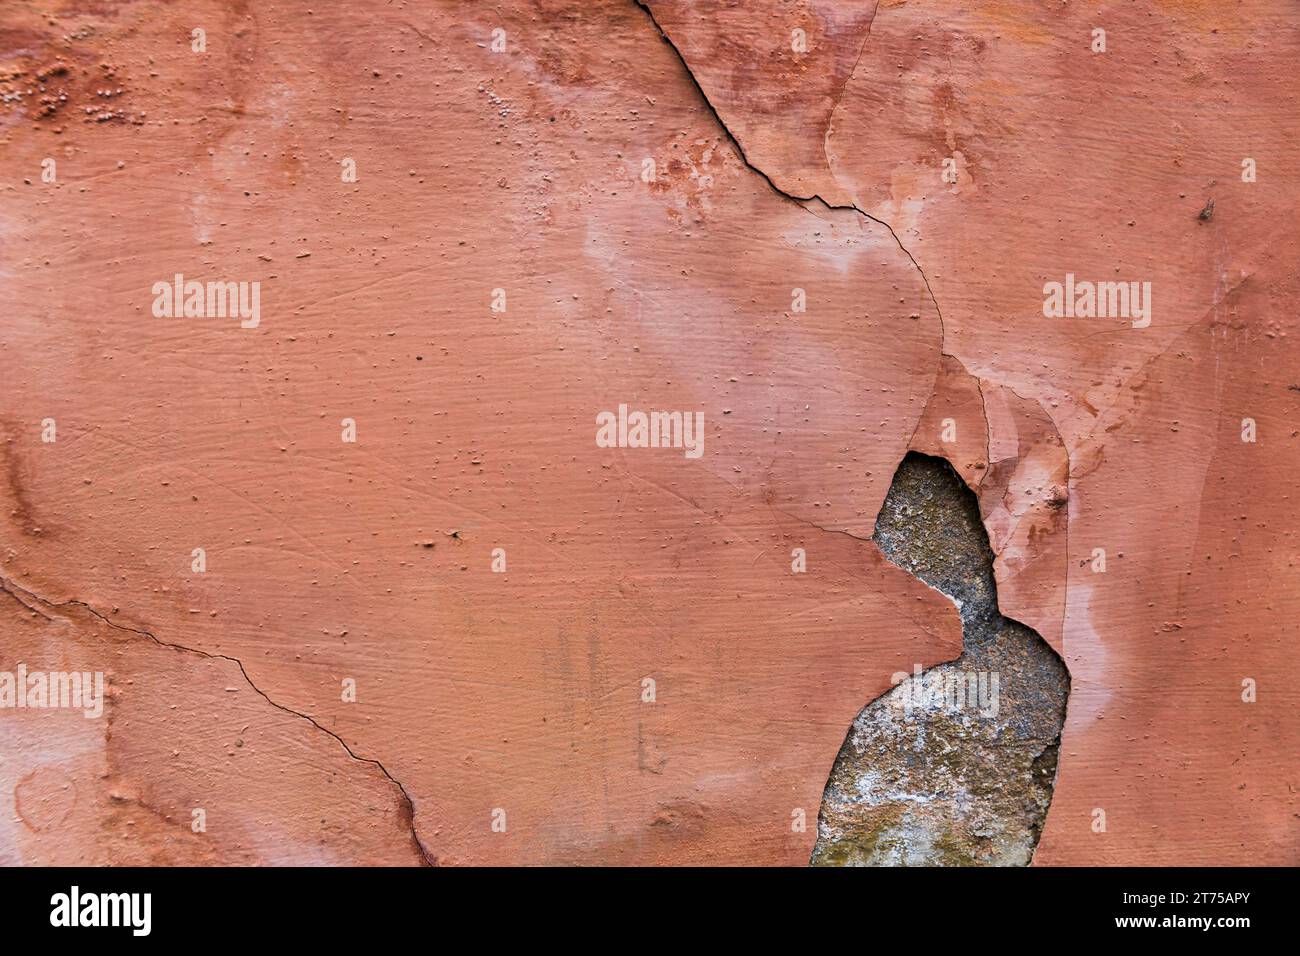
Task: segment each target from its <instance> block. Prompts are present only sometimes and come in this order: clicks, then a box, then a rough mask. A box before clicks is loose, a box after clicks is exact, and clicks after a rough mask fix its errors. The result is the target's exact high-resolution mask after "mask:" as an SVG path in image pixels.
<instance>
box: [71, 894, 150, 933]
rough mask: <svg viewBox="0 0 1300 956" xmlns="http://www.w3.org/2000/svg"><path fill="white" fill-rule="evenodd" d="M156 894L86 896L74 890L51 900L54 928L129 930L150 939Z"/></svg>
mask: <svg viewBox="0 0 1300 956" xmlns="http://www.w3.org/2000/svg"><path fill="white" fill-rule="evenodd" d="M152 917H153V894H152V893H85V894H83V893H82V892H81V888H80V887H77V886H74V887H73V888H72V890H71V891H70V892H68V893H55V894H54V895H53V896H51V897H50V925H51V926H59V927H63V926H129V927H130V928H131V934H132V935H133V936H148V935H149V930H150V929H151V928H152V924H153V918H152Z"/></svg>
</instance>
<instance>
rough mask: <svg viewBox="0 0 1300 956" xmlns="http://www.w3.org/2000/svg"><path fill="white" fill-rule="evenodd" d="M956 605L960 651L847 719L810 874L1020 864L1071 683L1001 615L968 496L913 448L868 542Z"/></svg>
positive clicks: (1040, 814) (904, 678)
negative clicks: (826, 869) (833, 869)
mask: <svg viewBox="0 0 1300 956" xmlns="http://www.w3.org/2000/svg"><path fill="white" fill-rule="evenodd" d="M873 540H875V542H876V543H877V544H878V545H879V546H880V549H881V551H883V552H884V554H885V555H886V556H887V557H888V558H889V559H890V560H891V561H893V562H894V563H895V564H897V565H898V566H899V567H901V568H903V569H904V570H906V571H909V572H911V573H912V574H914V575H915V576H916V577H917V578H919V579H920V580H922V581H924V582H925V583H926V584H928V585H930V586H931V587H933V588H935V589H936V590H938V591H941V592H942V593H943V594H945V595H947V596H948V597H949V598H951V599H952V601H953V603H954V604H956V605H957V608H958V611H959V612H960V615H961V621H962V639H963V650H962V654H961V656H960V657H958V658H957V659H956V660H955V661H950V662H948V663H946V664H941V665H939V666H938V667H933V668H930V669H929V670H926V671H921V670H920V668H919V665H918V667H917V668H916V672H915V673H913V674H910V675H903V674H899V675H895V677H896V679H897V680H898V684H897V686H896V687H895V688H894V689H893V690H891V691H889V692H888V693H886V694H884V695H883V696H881V697H880V698H878V699H877V700H875V701H873V702H871V703H870V704H868V705H867V706H866V707H865V708H864V709H863V710H862V712H861V713H860V714H858V716H857V718H856V719H855V720H854V722H853V725H852V727H851V728H850V730H849V733H848V736H847V738H846V739H845V741H844V746H843V747H842V748H841V749H840V752H839V755H838V756H837V757H836V759H835V764H834V766H833V768H832V770H831V775H830V779H829V781H828V782H827V785H826V791H825V794H824V795H823V798H822V807H821V814H820V817H819V819H818V824H817V843H816V846H815V847H814V849H813V856H812V862H813V864H814V865H827V866H837V865H838V866H854V865H857V866H888V865H895V866H897V865H903V866H908V865H938V866H1023V865H1025V864H1028V863H1029V862H1030V860H1031V859H1032V858H1033V854H1034V848H1035V847H1036V846H1037V844H1038V837H1039V834H1040V833H1041V832H1042V828H1043V823H1044V821H1045V819H1046V817H1047V808H1048V806H1049V805H1050V803H1051V800H1052V789H1053V786H1054V784H1055V778H1056V759H1057V749H1058V747H1059V744H1060V738H1061V728H1062V726H1063V725H1064V722H1065V702H1066V697H1067V695H1068V693H1069V686H1070V678H1069V674H1068V673H1067V672H1066V669H1065V665H1064V664H1063V663H1062V661H1061V659H1060V657H1058V656H1057V654H1056V653H1055V652H1054V651H1053V650H1052V649H1051V647H1050V646H1048V644H1047V643H1046V642H1045V641H1044V640H1043V639H1042V638H1041V637H1039V635H1038V634H1037V633H1036V632H1035V631H1033V630H1031V629H1029V628H1028V627H1025V626H1024V625H1023V624H1020V623H1019V622H1017V621H1013V620H1011V619H1009V618H1006V617H1003V616H1002V614H1001V613H1000V612H999V611H998V602H997V586H996V584H995V582H994V577H993V557H994V556H993V552H992V550H991V549H990V548H989V544H988V536H987V534H986V533H985V530H984V526H983V524H982V522H981V521H980V514H979V507H978V504H977V502H976V499H975V495H974V494H973V493H972V492H971V491H970V490H969V489H968V488H967V487H966V485H965V484H964V483H963V482H962V480H961V479H960V477H958V475H957V473H956V472H955V471H953V469H952V466H951V465H949V463H948V462H947V461H945V460H944V459H942V458H932V457H930V456H927V455H921V454H917V453H915V452H913V453H909V454H908V455H907V457H906V458H904V460H903V462H902V464H901V465H900V466H899V468H898V471H897V473H896V474H895V476H894V482H893V485H892V486H891V487H890V490H889V494H888V496H887V497H886V498H885V503H884V506H883V507H882V508H881V511H880V516H879V517H878V518H877V521H876V532H875V536H874V539H873Z"/></svg>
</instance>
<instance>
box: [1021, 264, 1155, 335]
mask: <svg viewBox="0 0 1300 956" xmlns="http://www.w3.org/2000/svg"><path fill="white" fill-rule="evenodd" d="M1043 315H1044V316H1045V317H1046V318H1049V319H1062V318H1065V319H1074V318H1079V319H1132V320H1133V328H1135V329H1145V328H1146V327H1147V326H1148V325H1150V324H1151V283H1150V282H1086V281H1085V282H1076V281H1075V280H1074V273H1073V272H1068V273H1066V275H1065V282H1064V283H1061V282H1049V283H1047V284H1046V285H1044V286H1043Z"/></svg>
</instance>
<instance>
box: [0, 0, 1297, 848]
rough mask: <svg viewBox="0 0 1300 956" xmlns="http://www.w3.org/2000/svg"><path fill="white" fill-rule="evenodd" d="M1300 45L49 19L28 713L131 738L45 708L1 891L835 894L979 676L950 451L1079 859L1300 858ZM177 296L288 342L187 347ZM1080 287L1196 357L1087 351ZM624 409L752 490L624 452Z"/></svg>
mask: <svg viewBox="0 0 1300 956" xmlns="http://www.w3.org/2000/svg"><path fill="white" fill-rule="evenodd" d="M652 15H653V16H652ZM1094 26H1103V27H1105V28H1106V30H1107V36H1108V50H1107V52H1106V53H1104V54H1094V53H1093V52H1091V50H1090V48H1089V45H1090V42H1091V38H1090V31H1091V30H1092V28H1093V27H1094ZM196 27H200V28H203V29H204V30H205V31H206V46H207V48H206V51H205V52H202V53H197V52H194V51H193V50H192V46H191V31H192V30H193V29H194V28H196ZM1297 27H1300V18H1298V17H1297V15H1296V11H1295V9H1294V8H1293V6H1292V5H1291V4H1290V3H1288V2H1285V0H1270V2H1264V3H1258V4H1252V5H1250V6H1249V7H1248V8H1238V7H1235V6H1233V7H1225V6H1224V5H1222V4H1214V3H1206V4H1200V3H1190V2H1177V3H1175V2H1172V0H1169V2H1161V3H1157V4H1153V5H1137V4H1127V3H1125V4H1121V3H1098V4H1093V3H1078V4H1072V5H1070V6H1068V7H1065V8H1062V7H1061V6H1060V5H1059V4H1056V3H1051V4H1048V3H1037V2H1032V3H1023V4H1004V3H995V2H992V0H984V2H970V3H959V4H956V5H954V4H951V3H940V2H939V0H933V2H931V0H910V2H901V3H900V2H889V0H881V2H880V3H879V4H878V5H869V4H865V3H864V4H856V3H829V2H800V3H788V2H770V3H746V4H743V5H740V4H735V5H732V4H718V3H693V4H688V3H685V2H680V3H671V2H670V3H665V2H654V3H650V4H647V5H646V7H644V8H643V7H642V6H640V5H638V4H636V3H633V2H631V0H628V2H622V0H617V2H616V0H608V2H599V3H574V2H572V0H564V2H561V0H543V2H535V3H526V4H525V3H507V4H502V5H499V6H497V7H491V8H489V7H485V6H483V5H479V4H470V3H438V4H432V5H414V4H412V5H407V6H390V5H376V6H375V7H373V8H369V7H368V8H367V9H366V10H365V11H364V12H362V11H359V10H357V9H356V8H355V7H354V5H337V4H315V5H313V4H309V3H303V2H265V3H257V4H249V3H218V2H216V0H210V2H204V0H186V2H183V3H178V4H162V3H158V2H154V0H138V2H127V3H117V4H100V3H95V2H89V0H68V2H63V3H59V4H56V5H54V6H52V7H49V8H46V7H37V6H35V5H32V4H27V3H18V4H9V5H6V7H5V8H4V10H3V11H2V12H0V92H3V93H4V97H3V103H2V104H0V110H2V111H3V112H0V122H2V123H3V126H2V127H0V135H2V136H3V140H2V141H0V166H2V168H3V172H4V179H3V181H2V182H0V263H3V273H2V275H0V312H2V314H3V316H4V319H3V324H2V325H0V330H2V334H0V368H2V369H3V376H0V421H2V424H0V429H2V430H3V444H0V455H2V456H3V462H0V466H2V467H0V498H2V499H3V510H2V511H0V575H2V576H3V578H4V580H5V582H6V590H7V591H8V592H9V596H7V597H6V596H4V595H0V601H2V602H3V610H2V611H0V670H5V669H8V670H13V669H14V667H16V665H17V662H18V661H20V660H22V661H24V662H25V663H26V664H27V665H28V666H29V667H32V668H37V667H41V668H45V669H47V670H55V669H59V668H60V667H64V668H68V669H71V668H76V669H90V670H94V669H102V670H104V671H105V672H106V674H107V676H108V679H109V682H110V686H111V688H112V690H111V693H110V697H109V702H108V704H107V705H106V711H105V714H104V716H103V717H102V718H100V720H99V721H94V720H86V719H84V718H82V717H81V716H79V715H69V714H67V713H58V712H51V711H45V712H35V711H29V712H26V713H23V714H18V713H17V712H14V711H0V739H2V740H3V741H4V747H3V750H2V751H0V760H2V761H3V763H0V803H3V802H9V803H10V804H11V805H10V806H7V807H6V806H0V818H3V819H4V820H6V821H11V822H9V823H7V824H4V826H5V827H6V830H5V831H0V832H3V833H7V835H6V836H5V837H4V838H3V839H0V855H2V856H3V858H4V859H6V860H8V861H15V862H16V861H24V862H71V861H74V860H75V861H87V862H88V861H94V862H135V861H140V860H143V859H159V860H167V861H172V860H174V861H176V862H197V861H206V860H213V861H223V862H240V861H254V860H256V861H262V862H279V861H315V860H319V861H325V862H343V861H348V862H376V861H379V860H383V861H388V862H394V863H410V862H412V861H418V860H420V859H421V855H422V854H423V856H424V857H426V858H428V859H432V860H437V861H439V862H446V863H522V862H617V863H670V862H743V863H803V862H806V861H807V860H808V859H809V856H810V853H811V850H812V845H813V840H814V837H815V826H814V823H815V820H816V817H817V808H818V805H819V801H820V799H821V795H822V790H823V788H824V786H825V784H826V782H827V776H828V773H829V771H830V768H831V764H832V761H833V760H834V758H835V754H836V752H837V750H838V748H839V747H840V745H841V743H842V742H843V740H844V735H845V732H846V730H847V728H848V726H849V724H850V722H851V721H852V720H853V718H854V715H855V714H857V713H858V711H859V710H860V709H861V708H862V707H863V705H864V704H865V703H867V702H868V701H871V700H873V699H874V698H876V697H878V696H879V695H880V694H881V693H883V692H884V691H886V690H887V689H888V688H889V687H890V675H891V674H893V673H895V672H897V671H899V670H910V669H911V667H912V666H913V664H914V663H919V664H921V665H922V666H930V665H933V664H936V663H938V662H941V661H945V660H951V659H953V658H955V657H956V656H957V654H958V653H959V651H960V647H961V629H960V623H959V621H958V619H957V615H956V613H955V611H954V610H953V608H952V606H951V604H949V602H948V601H947V600H946V599H945V598H943V597H942V596H940V595H939V594H937V593H936V592H934V591H931V590H929V589H928V588H926V587H925V586H924V585H922V584H920V583H919V582H918V581H917V580H916V579H914V578H912V577H911V576H910V575H908V574H907V573H905V572H904V571H902V570H901V569H900V568H898V567H895V566H894V565H893V564H891V563H890V562H888V561H887V560H885V559H884V558H883V557H882V556H881V554H880V553H879V551H878V550H877V549H876V547H875V545H874V544H872V543H871V542H870V541H869V539H870V537H871V534H872V531H873V528H874V524H875V517H876V514H877V512H878V510H879V508H880V506H881V503H882V502H883V500H884V497H885V495H886V492H887V491H888V488H889V484H890V481H891V478H892V476H893V474H894V470H895V468H896V466H897V464H898V462H899V461H900V460H901V459H902V457H903V455H904V454H905V453H906V451H907V450H908V449H909V448H915V449H917V450H919V451H926V452H929V453H932V454H942V455H943V456H944V457H947V458H949V460H951V461H952V462H953V464H954V466H955V467H956V468H957V470H958V472H959V473H960V474H961V475H962V476H963V478H965V479H966V480H967V481H968V482H969V483H970V484H971V485H972V486H973V487H975V488H976V489H977V491H978V494H979V498H980V510H981V515H982V517H983V519H984V522H985V526H986V528H987V530H988V532H989V535H990V542H991V545H992V547H993V549H994V551H995V552H996V555H997V559H996V562H995V565H994V570H995V573H996V575H997V580H998V591H999V598H1000V607H1001V611H1002V613H1003V614H1006V615H1007V616H1008V617H1012V618H1014V619H1016V620H1019V621H1022V622H1024V623H1025V624H1027V625H1029V626H1030V627H1032V628H1034V629H1035V630H1037V631H1038V633H1039V634H1041V635H1042V636H1043V638H1044V639H1045V640H1047V641H1048V642H1049V644H1051V645H1052V646H1053V647H1054V648H1056V649H1057V650H1058V651H1060V652H1061V653H1062V655H1063V657H1064V659H1065V662H1066V664H1067V665H1068V667H1069V669H1070V674H1071V677H1072V689H1071V696H1070V701H1069V710H1068V713H1067V718H1066V726H1065V731H1064V736H1063V738H1062V744H1061V753H1060V768H1059V775H1058V779H1057V784H1056V789H1055V796H1054V799H1053V803H1052V808H1051V812H1050V813H1049V815H1048V819H1047V824H1046V828H1045V830H1044V833H1043V837H1042V842H1041V844H1040V846H1039V850H1038V854H1037V856H1036V860H1037V861H1038V862H1046V863H1124V862H1133V863H1147V862H1176V863H1184V862H1185V863H1192V862H1205V863H1216V862H1229V863H1246V862H1292V863H1294V862H1296V861H1297V859H1300V839H1298V837H1297V828H1296V826H1295V821H1296V817H1295V815H1296V801H1295V788H1296V786H1297V785H1298V784H1300V781H1298V780H1297V779H1296V761H1295V754H1296V752H1297V749H1298V748H1297V743H1298V742H1300V741H1298V740H1297V727H1296V721H1295V713H1296V711H1297V705H1300V693H1298V692H1297V690H1296V689H1295V688H1296V685H1295V680H1294V679H1295V678H1296V677H1297V676H1300V675H1297V673H1296V671H1297V669H1300V668H1298V667H1297V657H1296V655H1295V653H1294V642H1295V639H1296V623H1295V622H1296V620H1297V614H1296V612H1297V609H1298V608H1297V605H1298V604H1300V598H1298V597H1297V595H1300V586H1298V585H1300V571H1298V570H1297V539H1296V532H1297V526H1298V525H1300V518H1297V513H1296V508H1295V507H1294V503H1293V502H1292V500H1291V495H1292V491H1291V488H1290V485H1291V482H1290V480H1289V479H1290V476H1291V474H1293V472H1294V466H1295V465H1296V464H1297V460H1296V459H1297V449H1298V448H1300V444H1298V443H1300V426H1297V425H1296V424H1295V421H1296V410H1297V407H1300V391H1297V386H1300V381H1298V380H1297V378H1298V376H1300V373H1298V372H1297V368H1300V363H1298V362H1297V359H1298V358H1300V356H1298V355H1297V349H1296V345H1295V340H1294V338H1293V336H1294V334H1295V329H1294V325H1295V310H1294V302H1295V298H1296V293H1297V281H1296V240H1295V237H1294V235H1293V233H1294V230H1293V229H1292V228H1290V224H1291V223H1293V222H1294V221H1295V219H1296V212H1297V209H1296V206H1297V203H1298V202H1300V172H1297V170H1296V167H1295V164H1294V163H1293V162H1291V161H1290V157H1291V156H1293V155H1294V154H1295V150H1296V147H1297V145H1300V144H1298V143H1297V139H1298V138H1300V134H1298V133H1297V130H1298V128H1300V127H1298V125H1297V119H1298V118H1300V117H1298V116H1297V107H1296V103H1297V102H1298V101H1300V100H1298V99H1297V92H1300V91H1298V90H1297V85H1298V84H1297V80H1296V79H1295V71H1294V64H1295V62H1296V56H1297V53H1298V52H1300V50H1298V49H1297V47H1300V37H1298V36H1297ZM497 28H500V29H503V30H504V31H505V37H506V49H505V50H504V52H495V51H494V50H493V49H492V43H493V30H494V29H497ZM660 28H662V30H663V33H664V35H666V36H667V38H668V39H669V40H671V44H669V43H666V42H665V41H664V39H663V37H662V36H661V34H660ZM796 28H798V29H803V30H805V31H806V33H807V36H808V52H806V53H802V54H796V53H795V52H794V51H793V50H791V31H792V29H796ZM679 51H680V53H679ZM706 97H707V102H706V99H705V98H706ZM710 104H711V105H710ZM723 124H725V126H724V125H723ZM1244 157H1251V158H1253V159H1255V160H1256V163H1257V168H1258V178H1257V181H1255V182H1253V183H1244V182H1242V179H1241V162H1242V159H1243V158H1244ZM944 158H955V159H956V169H957V182H956V183H946V182H944V181H943V178H942V172H943V168H942V167H943V163H942V160H943V159H944ZM45 159H53V160H55V163H56V169H57V174H56V177H55V181H53V182H45V181H44V180H43V179H42V161H43V160H45ZM347 159H351V160H355V163H356V168H357V174H358V175H357V180H356V182H344V181H342V177H341V174H340V170H341V163H342V161H344V160H347ZM645 159H654V160H655V164H656V166H655V168H656V177H655V181H654V182H651V183H647V182H645V181H643V178H642V172H643V168H644V167H643V161H644V160H645ZM814 195H815V196H817V197H820V198H819V199H813V200H811V201H808V202H800V201H798V200H797V197H812V196H814ZM1211 199H1212V200H1213V201H1214V205H1213V207H1212V213H1211V214H1210V215H1209V217H1208V218H1201V217H1200V216H1199V214H1200V213H1201V211H1202V210H1203V209H1206V208H1209V207H1207V202H1208V200H1211ZM855 206H856V208H854V207H855ZM178 272H179V273H184V274H185V275H186V276H187V277H189V278H196V279H200V280H216V279H222V280H231V281H249V282H251V281H257V282H260V283H261V315H260V323H259V325H258V326H257V327H256V328H248V329H245V328H240V325H239V322H238V320H232V319H222V318H156V317H155V316H154V315H153V314H152V311H151V306H152V304H153V300H154V296H153V294H152V293H151V287H152V286H153V284H154V283H155V282H158V281H167V280H170V278H171V277H172V276H173V275H174V274H175V273H178ZM1066 273H1074V274H1076V275H1078V276H1079V277H1080V278H1081V279H1084V278H1086V279H1110V278H1115V279H1133V280H1142V281H1149V282H1151V283H1152V287H1153V304H1154V307H1153V311H1152V319H1151V322H1150V324H1149V326H1146V327H1144V328H1134V327H1133V325H1132V323H1131V322H1130V321H1129V320H1127V319H1114V318H1106V319H1100V318H1099V319H1088V318H1045V317H1044V316H1043V308H1042V306H1043V284H1044V282H1047V281H1054V280H1055V281H1059V280H1062V279H1063V278H1064V276H1065V274H1066ZM494 289H503V290H505V292H506V296H507V302H508V306H507V309H506V311H505V312H494V311H492V309H491V308H490V305H491V303H492V294H493V290H494ZM794 289H802V290H805V293H806V297H807V311H806V312H797V311H795V310H794V308H792V295H793V293H792V290H794ZM620 403H625V404H627V405H629V406H631V407H633V408H642V409H677V410H690V411H701V412H703V413H704V420H705V452H704V454H703V455H702V456H701V457H699V458H687V457H686V456H685V455H684V454H683V453H682V451H681V450H675V449H639V448H615V449H606V448H600V447H597V446H596V444H595V442H594V440H593V436H594V433H595V425H594V422H595V415H596V414H597V413H598V412H599V411H602V410H613V409H617V407H618V405H619V404H620ZM1247 417H1248V418H1251V419H1253V420H1254V421H1255V422H1256V423H1257V440H1256V441H1254V442H1243V441H1242V439H1241V433H1242V419H1243V418H1247ZM345 418H351V419H354V420H355V422H356V428H357V441H356V442H355V443H345V442H343V441H341V440H340V438H341V424H340V423H341V421H342V420H343V419H345ZM45 419H54V420H55V422H56V424H57V441H55V442H53V443H50V442H46V441H43V440H42V435H43V426H42V423H43V421H44V420H45ZM945 419H952V420H953V421H954V423H955V425H956V435H955V438H954V439H953V440H952V441H943V439H942V435H941V434H938V433H937V432H936V427H937V428H938V429H939V430H940V431H941V430H942V427H943V422H944V420H945ZM195 548H203V549H204V550H205V552H206V558H207V570H206V572H205V573H202V574H196V573H193V572H192V570H191V560H192V559H191V553H192V551H193V549H195ZM495 548H502V549H505V552H506V555H507V560H508V570H507V571H506V573H504V574H501V573H494V572H493V571H492V570H491V562H492V552H493V549H495ZM795 548H803V549H805V550H806V553H807V572H806V573H803V574H795V573H792V572H791V562H792V554H791V552H792V549H795ZM1095 548H1104V549H1105V551H1106V553H1107V568H1106V571H1105V573H1104V574H1102V573H1097V572H1095V571H1093V570H1092V567H1093V561H1094V559H1093V553H1094V549H1095ZM69 601H75V602H82V603H74V604H69V603H67V602H69ZM158 642H161V643H162V644H167V645H179V646H181V647H184V648H188V649H190V650H188V651H177V650H168V649H166V648H161V647H159V646H158ZM647 677H648V678H653V679H654V681H655V689H656V693H655V698H656V699H655V701H654V702H653V703H648V702H645V701H643V699H642V697H643V684H642V681H643V679H644V678H647ZM1245 678H1252V679H1254V680H1255V681H1257V684H1258V699H1257V701H1255V702H1254V703H1246V702H1243V700H1242V681H1243V679H1245ZM346 679H352V680H355V681H356V686H357V699H356V701H355V702H345V701H344V700H342V699H341V697H342V695H341V693H340V687H341V684H342V682H343V681H344V680H346ZM238 740H242V741H243V743H242V745H236V741H238ZM232 754H233V755H232ZM250 764H256V767H253V766H250ZM306 768H310V770H308V769H306ZM196 807H203V808H206V809H207V811H208V813H207V830H206V832H205V833H203V834H195V833H193V832H192V830H191V827H190V820H191V814H192V811H193V809H194V808H196ZM326 809H327V810H328V813H326V812H325V810H326ZM496 809H503V810H504V811H505V814H506V819H507V821H508V825H507V827H506V831H505V832H504V833H501V832H494V831H493V829H492V820H493V816H492V815H493V811H494V810H496ZM1097 809H1104V811H1105V813H1106V820H1107V829H1106V832H1104V833H1098V832H1095V824H1094V820H1095V813H1094V811H1095V810H1097ZM799 810H803V811H804V815H805V816H806V819H807V827H806V828H805V829H803V830H802V831H801V830H799V829H798V828H797V827H794V828H792V820H795V819H797V817H798V814H797V811H799Z"/></svg>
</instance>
